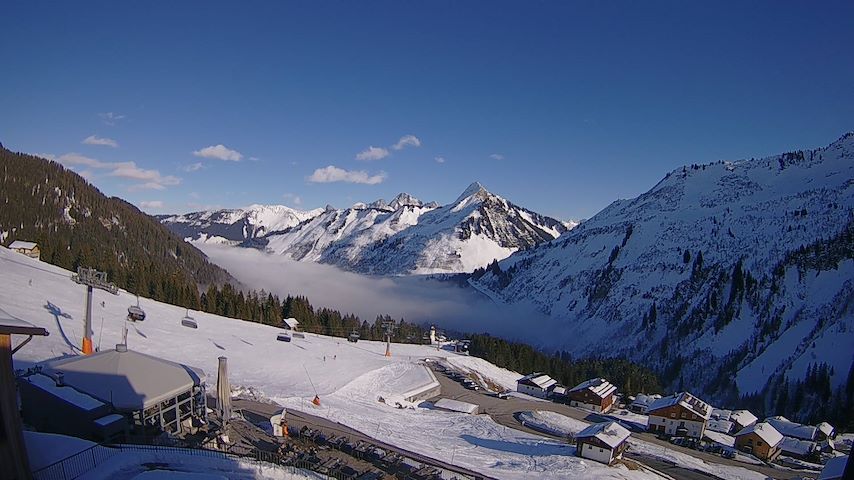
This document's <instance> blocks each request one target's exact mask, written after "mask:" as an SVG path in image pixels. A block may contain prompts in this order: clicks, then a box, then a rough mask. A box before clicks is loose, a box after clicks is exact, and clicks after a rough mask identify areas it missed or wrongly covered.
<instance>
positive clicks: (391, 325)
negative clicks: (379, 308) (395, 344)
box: [383, 320, 395, 357]
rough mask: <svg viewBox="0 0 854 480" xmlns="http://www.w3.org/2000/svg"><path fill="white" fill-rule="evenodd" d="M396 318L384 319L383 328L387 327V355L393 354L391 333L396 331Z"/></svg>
mask: <svg viewBox="0 0 854 480" xmlns="http://www.w3.org/2000/svg"><path fill="white" fill-rule="evenodd" d="M394 327H395V323H394V320H383V328H385V356H386V357H390V356H391V335H392V333H394Z"/></svg>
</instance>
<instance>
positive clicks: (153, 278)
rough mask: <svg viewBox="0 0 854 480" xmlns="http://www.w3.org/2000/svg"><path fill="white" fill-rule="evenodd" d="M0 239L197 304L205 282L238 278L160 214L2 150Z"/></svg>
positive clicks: (51, 165) (137, 288) (48, 164)
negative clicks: (180, 234)
mask: <svg viewBox="0 0 854 480" xmlns="http://www.w3.org/2000/svg"><path fill="white" fill-rule="evenodd" d="M0 171H2V178H0V244H2V245H9V244H10V243H12V242H13V241H15V240H27V241H34V242H37V243H38V244H39V247H40V248H41V259H42V260H43V261H45V262H49V263H52V264H54V265H58V266H60V267H63V268H67V269H69V270H75V269H76V268H77V266H79V265H82V266H87V267H94V268H97V269H99V270H103V271H106V272H107V274H108V279H109V280H110V281H112V282H115V283H116V284H117V285H119V286H120V287H122V288H126V289H128V290H129V291H133V292H139V293H140V294H142V295H146V296H151V297H153V298H157V299H161V300H165V301H170V302H174V303H179V304H184V305H197V302H198V297H199V296H198V287H199V286H200V285H208V284H220V283H223V282H226V281H233V279H232V278H231V276H230V275H229V274H228V272H226V271H225V270H223V269H221V268H220V267H218V266H216V265H214V264H212V263H210V262H208V260H207V257H206V256H205V255H204V254H203V253H202V252H200V251H199V250H198V249H196V248H195V247H194V246H192V245H190V244H188V243H187V242H185V241H183V240H182V239H181V238H179V237H177V236H176V235H175V234H173V233H172V232H170V231H169V230H168V229H167V228H165V227H163V226H162V225H161V224H160V223H158V222H157V220H156V219H154V218H153V217H150V216H148V215H146V214H145V213H142V212H140V211H139V210H138V209H137V208H136V207H134V206H133V205H131V204H129V203H127V202H125V201H124V200H122V199H120V198H116V197H110V198H108V197H106V196H105V195H104V194H103V193H101V192H100V191H99V190H98V189H97V188H95V187H94V186H92V185H91V184H89V183H88V182H87V181H86V180H85V179H83V178H82V177H81V176H79V175H78V174H77V173H75V172H73V171H70V170H67V169H66V168H65V167H63V166H62V165H60V164H58V163H55V162H52V161H49V160H45V159H43V158H39V157H36V156H32V155H26V154H22V153H15V152H11V151H9V150H6V149H4V148H2V147H0Z"/></svg>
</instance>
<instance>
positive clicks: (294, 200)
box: [282, 193, 302, 206]
mask: <svg viewBox="0 0 854 480" xmlns="http://www.w3.org/2000/svg"><path fill="white" fill-rule="evenodd" d="M282 198H284V199H285V200H289V201H290V202H291V203H293V204H294V205H296V206H300V205H302V198H300V196H299V195H297V194H294V193H285V194H282Z"/></svg>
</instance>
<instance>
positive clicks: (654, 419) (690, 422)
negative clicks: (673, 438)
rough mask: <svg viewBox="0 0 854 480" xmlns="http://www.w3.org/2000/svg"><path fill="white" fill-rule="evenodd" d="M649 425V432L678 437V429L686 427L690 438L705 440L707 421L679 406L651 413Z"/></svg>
mask: <svg viewBox="0 0 854 480" xmlns="http://www.w3.org/2000/svg"><path fill="white" fill-rule="evenodd" d="M648 424H649V428H648V430H649V431H651V432H656V433H665V434H667V435H676V429H678V428H680V426H684V428H685V429H687V430H688V436H689V437H693V438H703V433H705V431H706V420H705V419H704V418H703V417H700V416H698V415H695V414H694V413H692V412H691V411H690V410H688V409H686V408H685V407H682V406H681V405H678V404H677V405H673V406H670V407H667V408H660V409H658V410H655V411H654V412H650V414H649V421H648ZM662 426H663V427H664V430H663V432H662V430H661V427H662Z"/></svg>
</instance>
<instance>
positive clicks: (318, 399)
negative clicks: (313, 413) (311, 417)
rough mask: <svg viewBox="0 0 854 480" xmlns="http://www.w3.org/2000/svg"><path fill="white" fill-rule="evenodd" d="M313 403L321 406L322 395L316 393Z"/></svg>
mask: <svg viewBox="0 0 854 480" xmlns="http://www.w3.org/2000/svg"><path fill="white" fill-rule="evenodd" d="M311 403H313V404H315V405H317V406H318V407H319V406H320V397H319V396H317V395H315V396H314V400H312V401H311Z"/></svg>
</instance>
